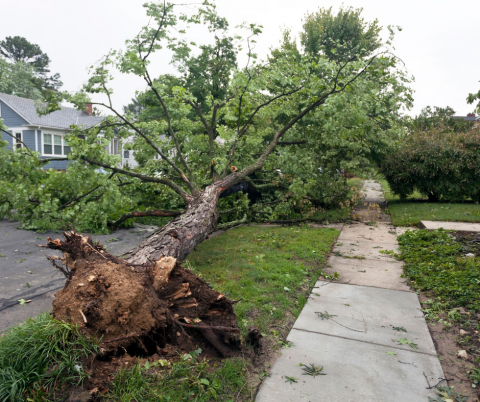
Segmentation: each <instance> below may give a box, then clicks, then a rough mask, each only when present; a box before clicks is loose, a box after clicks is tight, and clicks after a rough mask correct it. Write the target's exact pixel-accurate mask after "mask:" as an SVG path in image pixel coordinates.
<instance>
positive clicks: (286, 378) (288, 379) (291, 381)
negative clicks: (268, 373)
mask: <svg viewBox="0 0 480 402" xmlns="http://www.w3.org/2000/svg"><path fill="white" fill-rule="evenodd" d="M285 382H289V383H290V384H293V383H294V382H298V378H297V377H289V376H288V375H286V376H285Z"/></svg>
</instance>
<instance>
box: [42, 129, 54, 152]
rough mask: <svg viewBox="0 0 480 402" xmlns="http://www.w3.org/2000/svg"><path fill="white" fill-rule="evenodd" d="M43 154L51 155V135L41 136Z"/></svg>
mask: <svg viewBox="0 0 480 402" xmlns="http://www.w3.org/2000/svg"><path fill="white" fill-rule="evenodd" d="M43 153H44V154H47V155H51V154H52V134H43Z"/></svg>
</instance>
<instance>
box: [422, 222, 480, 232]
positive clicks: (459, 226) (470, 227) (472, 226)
mask: <svg viewBox="0 0 480 402" xmlns="http://www.w3.org/2000/svg"><path fill="white" fill-rule="evenodd" d="M420 227H421V228H423V229H427V230H435V229H440V228H443V229H445V230H456V231H459V232H480V223H473V222H442V221H420Z"/></svg>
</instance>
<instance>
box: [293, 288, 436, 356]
mask: <svg viewBox="0 0 480 402" xmlns="http://www.w3.org/2000/svg"><path fill="white" fill-rule="evenodd" d="M323 285H324V286H321V287H318V288H315V289H313V291H312V295H311V297H310V298H309V300H308V303H307V304H306V305H305V307H304V308H303V310H302V312H301V313H300V316H299V317H298V318H297V321H296V322H295V324H294V326H293V328H294V329H301V330H307V331H310V332H316V333H321V334H324V335H330V336H338V337H342V338H348V339H355V340H357V341H362V342H367V343H372V344H377V345H383V346H386V347H389V348H394V349H404V350H408V351H414V349H413V348H412V347H411V346H410V345H399V344H398V342H397V340H398V339H400V338H406V339H408V340H410V341H412V342H413V343H415V344H417V345H418V349H417V350H416V351H417V352H419V353H425V354H430V355H432V356H436V355H437V353H436V351H435V346H434V344H433V341H432V338H431V336H430V332H429V330H428V327H427V324H426V322H425V319H424V318H423V313H422V309H421V307H420V303H419V301H418V297H417V295H416V294H415V293H413V292H412V293H411V292H402V291H397V290H390V289H380V288H371V287H366V286H355V285H351V286H345V285H342V284H338V283H328V282H323ZM318 294H319V295H320V296H317V295H318ZM317 312H321V313H325V312H328V314H331V315H335V317H332V318H331V319H322V318H321V317H318V314H317ZM346 327H348V328H346ZM394 327H404V328H405V329H406V330H407V331H408V332H403V331H395V330H394V329H393V328H394Z"/></svg>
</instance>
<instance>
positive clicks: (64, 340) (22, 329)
mask: <svg viewBox="0 0 480 402" xmlns="http://www.w3.org/2000/svg"><path fill="white" fill-rule="evenodd" d="M97 347H98V345H97V344H95V343H93V341H92V340H91V339H89V338H87V337H85V336H84V335H82V334H81V333H80V332H79V331H78V327H77V326H75V325H71V324H68V323H65V322H60V321H57V320H54V319H53V318H52V317H51V316H50V314H48V313H43V314H41V315H39V316H38V317H36V318H34V319H29V320H27V321H26V322H25V323H24V324H22V325H19V326H17V327H14V328H11V329H9V330H8V331H7V332H6V333H5V334H3V335H2V336H1V337H0V401H2V402H4V401H5V402H7V401H8V402H10V401H12V402H13V401H22V400H27V398H29V399H28V400H31V401H37V400H38V401H40V400H44V399H43V398H45V397H47V396H48V395H49V394H50V392H51V391H52V390H53V388H55V389H57V390H58V389H61V388H62V386H66V385H69V384H79V383H81V382H82V381H83V380H84V378H86V376H87V375H86V373H85V372H84V371H83V369H82V365H81V360H82V358H84V357H86V356H89V355H90V354H92V353H96V352H97Z"/></svg>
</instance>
